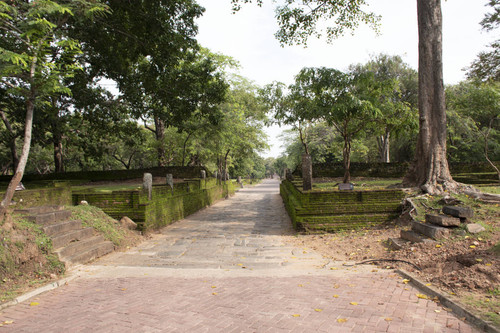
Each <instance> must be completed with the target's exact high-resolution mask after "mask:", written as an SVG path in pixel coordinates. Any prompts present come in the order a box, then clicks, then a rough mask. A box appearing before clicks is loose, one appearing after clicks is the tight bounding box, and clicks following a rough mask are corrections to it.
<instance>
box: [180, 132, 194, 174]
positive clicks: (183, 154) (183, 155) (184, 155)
mask: <svg viewBox="0 0 500 333" xmlns="http://www.w3.org/2000/svg"><path fill="white" fill-rule="evenodd" d="M191 134H193V132H191V133H189V134H188V136H187V138H186V140H184V145H183V147H182V164H181V166H184V162H185V159H186V145H187V143H188V140H189V138H190V137H191Z"/></svg>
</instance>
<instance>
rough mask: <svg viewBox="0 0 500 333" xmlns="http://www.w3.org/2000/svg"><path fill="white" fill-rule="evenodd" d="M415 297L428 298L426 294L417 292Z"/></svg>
mask: <svg viewBox="0 0 500 333" xmlns="http://www.w3.org/2000/svg"><path fill="white" fill-rule="evenodd" d="M417 297H418V298H421V299H428V298H429V297H428V296H427V295H424V294H417Z"/></svg>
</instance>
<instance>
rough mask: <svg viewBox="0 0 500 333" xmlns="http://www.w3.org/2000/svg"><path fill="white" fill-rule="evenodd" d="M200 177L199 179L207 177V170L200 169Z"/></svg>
mask: <svg viewBox="0 0 500 333" xmlns="http://www.w3.org/2000/svg"><path fill="white" fill-rule="evenodd" d="M200 178H201V179H205V178H207V172H206V171H205V170H201V171H200Z"/></svg>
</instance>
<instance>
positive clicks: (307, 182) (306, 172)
mask: <svg viewBox="0 0 500 333" xmlns="http://www.w3.org/2000/svg"><path fill="white" fill-rule="evenodd" d="M302 189H303V190H304V191H309V190H312V160H311V155H309V154H307V153H306V154H302Z"/></svg>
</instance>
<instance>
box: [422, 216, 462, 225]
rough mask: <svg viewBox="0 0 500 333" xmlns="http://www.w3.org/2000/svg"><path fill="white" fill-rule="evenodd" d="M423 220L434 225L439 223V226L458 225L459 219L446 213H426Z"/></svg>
mask: <svg viewBox="0 0 500 333" xmlns="http://www.w3.org/2000/svg"><path fill="white" fill-rule="evenodd" d="M425 222H427V223H431V224H434V225H439V226H441V227H459V226H460V219H459V218H456V217H451V216H448V215H443V214H439V215H434V214H426V215H425Z"/></svg>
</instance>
